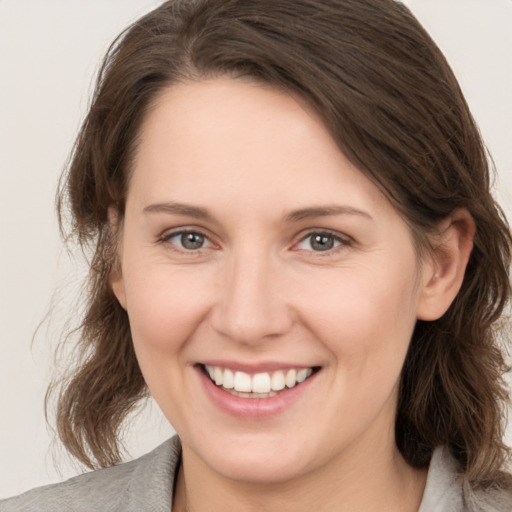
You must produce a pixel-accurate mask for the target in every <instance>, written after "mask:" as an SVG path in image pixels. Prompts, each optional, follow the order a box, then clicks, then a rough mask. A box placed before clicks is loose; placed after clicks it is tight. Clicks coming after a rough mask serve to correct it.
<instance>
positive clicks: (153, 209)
mask: <svg viewBox="0 0 512 512" xmlns="http://www.w3.org/2000/svg"><path fill="white" fill-rule="evenodd" d="M143 212H144V213H170V214H175V215H186V216H187V217H194V218H195V219H203V220H212V218H213V217H212V215H211V214H210V213H209V212H208V210H206V209H205V208H200V207H199V206H192V205H190V204H184V203H155V204H150V205H149V206H146V207H145V208H144V210H143Z"/></svg>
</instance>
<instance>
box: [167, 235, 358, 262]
mask: <svg viewBox="0 0 512 512" xmlns="http://www.w3.org/2000/svg"><path fill="white" fill-rule="evenodd" d="M184 235H195V236H199V237H201V238H202V239H203V243H204V242H207V243H209V244H210V245H211V246H214V244H213V242H211V240H210V238H209V237H208V235H206V234H205V233H203V232H201V231H199V230H195V229H181V230H179V231H173V232H170V233H165V234H163V235H162V236H160V237H159V239H158V242H159V243H163V244H167V245H168V246H169V247H170V248H172V249H173V250H175V251H178V252H182V253H187V254H199V253H200V252H201V251H202V250H203V249H207V248H209V247H208V246H206V247H205V246H204V245H202V246H201V247H198V248H197V249H187V248H185V247H183V246H181V247H180V246H179V245H178V244H177V243H173V242H171V240H172V239H173V238H176V237H183V236H184ZM314 236H317V237H324V238H327V239H330V240H332V241H333V242H332V243H333V244H335V245H334V246H333V247H330V248H327V249H326V250H323V251H322V250H318V251H315V250H314V249H313V248H312V245H311V244H312V241H310V243H309V245H310V247H311V249H304V248H300V247H299V245H300V244H302V243H304V242H305V241H306V240H308V239H310V240H311V239H312V237H314ZM182 241H183V239H181V241H180V242H182ZM351 245H353V240H352V239H351V238H350V237H348V236H346V235H340V234H339V233H336V232H333V231H329V230H325V229H324V230H316V231H310V232H309V233H307V234H306V235H304V236H302V237H301V238H300V239H299V241H298V242H295V243H294V244H293V246H292V250H295V251H307V252H311V253H314V254H315V256H320V257H324V256H329V255H332V254H333V253H336V252H337V251H338V250H342V249H343V248H345V247H350V246H351Z"/></svg>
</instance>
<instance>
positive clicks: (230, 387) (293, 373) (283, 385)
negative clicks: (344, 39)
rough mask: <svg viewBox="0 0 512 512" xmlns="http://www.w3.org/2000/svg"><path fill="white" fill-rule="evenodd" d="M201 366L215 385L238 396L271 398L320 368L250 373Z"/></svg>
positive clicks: (296, 384)
mask: <svg viewBox="0 0 512 512" xmlns="http://www.w3.org/2000/svg"><path fill="white" fill-rule="evenodd" d="M202 368H203V371H204V373H205V374H206V375H207V376H208V377H209V379H210V380H211V381H212V382H213V383H214V384H215V385H216V386H217V387H219V388H221V389H222V390H224V391H226V392H227V393H229V394H231V395H233V396H238V397H240V398H272V397H274V396H277V394H278V393H279V392H282V391H286V390H287V389H292V388H294V387H296V386H298V385H299V384H301V383H302V382H304V381H305V380H307V379H309V378H310V377H311V375H313V374H314V373H315V372H317V371H318V370H319V369H320V368H319V367H310V368H290V369H286V370H277V371H272V372H260V373H255V374H253V375H251V374H249V373H246V372H242V371H233V370H230V369H228V368H222V367H220V366H210V365H202Z"/></svg>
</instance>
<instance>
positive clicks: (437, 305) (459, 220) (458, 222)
mask: <svg viewBox="0 0 512 512" xmlns="http://www.w3.org/2000/svg"><path fill="white" fill-rule="evenodd" d="M474 236H475V222H474V220H473V218H472V217H471V214H470V213H469V212H468V211H467V210H466V209H460V210H456V211H455V212H454V213H453V214H452V215H450V217H449V218H448V219H446V220H444V221H443V222H442V223H441V225H440V226H439V232H438V234H436V235H435V237H434V239H433V240H432V246H433V251H432V255H431V257H430V259H429V261H428V263H427V262H426V263H425V264H424V266H423V268H422V284H421V286H422V289H421V292H420V297H419V302H418V311H417V317H418V319H419V320H426V321H433V320H437V319H438V318H440V317H441V316H443V315H444V314H445V313H446V311H447V310H448V308H449V307H450V305H451V303H452V302H453V300H454V299H455V297H456V296H457V294H458V293H459V290H460V288H461V286H462V282H463V280H464V274H465V271H466V267H467V264H468V261H469V257H470V256H471V251H472V249H473V239H474Z"/></svg>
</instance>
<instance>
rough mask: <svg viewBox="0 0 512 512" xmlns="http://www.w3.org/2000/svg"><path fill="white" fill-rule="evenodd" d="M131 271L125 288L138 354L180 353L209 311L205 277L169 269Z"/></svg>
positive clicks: (154, 267) (168, 267) (172, 268)
mask: <svg viewBox="0 0 512 512" xmlns="http://www.w3.org/2000/svg"><path fill="white" fill-rule="evenodd" d="M130 270H131V269H130V268H127V272H126V275H129V276H130V279H129V280H128V282H127V283H126V285H125V288H126V296H127V311H128V316H129V318H130V327H131V330H132V336H133V340H134V344H135V348H136V350H137V351H138V352H141V351H142V350H151V351H153V352H156V353H157V356H158V355H163V354H166V353H170V352H175V351H177V350H179V349H180V347H181V346H182V345H184V344H185V343H186V341H187V340H188V339H189V338H190V337H191V335H192V334H193V332H194V330H195V329H196V328H197V326H198V325H199V324H200V322H201V319H202V317H203V316H204V315H205V312H206V311H207V305H206V303H207V302H208V293H207V290H208V286H206V283H205V277H206V276H204V275H203V274H202V273H201V272H196V273H191V272H187V271H186V270H185V271H180V269H176V268H174V267H171V266H169V265H163V266H159V265H156V266H152V267H147V270H146V271H142V272H141V271H138V270H137V269H134V270H132V271H131V272H130Z"/></svg>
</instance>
